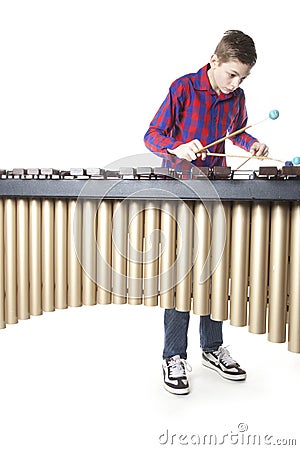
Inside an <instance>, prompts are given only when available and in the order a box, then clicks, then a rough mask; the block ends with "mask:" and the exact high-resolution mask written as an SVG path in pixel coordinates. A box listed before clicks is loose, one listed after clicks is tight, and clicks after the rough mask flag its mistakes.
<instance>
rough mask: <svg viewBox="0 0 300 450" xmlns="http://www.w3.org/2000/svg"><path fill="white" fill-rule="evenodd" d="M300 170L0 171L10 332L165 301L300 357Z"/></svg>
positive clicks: (2, 296)
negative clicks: (77, 311)
mask: <svg viewBox="0 0 300 450" xmlns="http://www.w3.org/2000/svg"><path fill="white" fill-rule="evenodd" d="M299 273H300V168H299V167H295V166H294V167H282V169H278V168H277V167H261V168H260V169H259V170H256V171H250V172H249V171H232V170H231V169H230V168H228V167H215V168H214V169H208V168H202V169H201V170H199V169H197V168H196V167H194V168H193V169H191V170H188V171H181V172H180V171H178V172H176V171H174V170H171V169H167V168H158V167H157V168H151V167H137V168H128V167H127V168H120V169H119V170H116V171H112V170H104V169H98V168H96V169H71V170H64V171H62V170H61V171H58V170H53V169H13V170H2V171H0V328H5V326H6V324H14V323H17V322H18V320H22V319H28V318H29V317H30V316H31V315H40V314H42V313H43V312H44V311H53V310H55V309H59V308H67V307H68V306H70V307H71V306H81V305H94V304H97V303H99V304H110V303H116V304H123V303H129V304H134V305H137V304H144V305H146V306H156V305H160V306H161V307H162V308H174V307H175V308H176V309H178V310H180V311H190V310H191V311H193V312H194V313H195V314H198V315H207V314H211V316H212V318H213V319H215V320H227V319H229V320H230V323H231V324H232V325H234V326H245V325H248V326H249V331H250V332H252V333H266V332H268V339H269V340H270V341H272V342H285V340H286V334H287V333H286V329H287V328H288V349H289V350H290V351H292V352H297V353H300V277H299Z"/></svg>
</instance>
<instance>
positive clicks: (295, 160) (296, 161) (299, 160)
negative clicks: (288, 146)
mask: <svg viewBox="0 0 300 450" xmlns="http://www.w3.org/2000/svg"><path fill="white" fill-rule="evenodd" d="M292 162H293V165H294V166H299V164H300V156H295V157H294V158H293V159H292Z"/></svg>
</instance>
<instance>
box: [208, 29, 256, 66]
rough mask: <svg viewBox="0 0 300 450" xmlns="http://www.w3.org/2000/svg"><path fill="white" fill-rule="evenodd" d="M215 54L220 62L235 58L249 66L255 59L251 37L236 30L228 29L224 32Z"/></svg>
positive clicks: (253, 63)
mask: <svg viewBox="0 0 300 450" xmlns="http://www.w3.org/2000/svg"><path fill="white" fill-rule="evenodd" d="M215 54H216V55H217V57H218V59H219V62H220V63H225V62H228V61H229V60H231V59H235V60H238V61H240V62H241V63H242V64H246V65H247V66H250V68H251V67H253V66H254V65H255V63H256V59H257V54H256V50H255V44H254V42H253V39H252V38H251V37H250V36H248V35H247V34H245V33H243V32H242V31H238V30H229V31H226V32H225V33H224V36H223V37H222V39H221V41H220V42H219V44H218V45H217V47H216V50H215Z"/></svg>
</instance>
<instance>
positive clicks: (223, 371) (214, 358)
mask: <svg viewBox="0 0 300 450" xmlns="http://www.w3.org/2000/svg"><path fill="white" fill-rule="evenodd" d="M202 364H203V365H204V366H206V367H209V368H210V369H213V370H216V371H217V372H218V373H219V374H220V375H221V376H222V377H224V378H227V379H228V380H238V381H240V380H245V379H246V376H247V374H246V372H245V371H244V370H243V369H241V368H240V365H239V364H238V363H237V362H236V361H235V360H234V359H233V358H231V356H230V353H229V351H228V350H227V348H226V347H225V348H224V347H219V348H218V350H216V351H214V352H202Z"/></svg>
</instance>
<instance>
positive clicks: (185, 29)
mask: <svg viewBox="0 0 300 450" xmlns="http://www.w3.org/2000/svg"><path fill="white" fill-rule="evenodd" d="M298 16H299V15H298V7H297V2H296V1H292V0H286V1H285V2H282V1H281V0H280V1H277V0H275V1H269V0H265V1H256V0H255V1H252V2H249V3H245V2H241V1H236V0H231V1H229V2H226V1H223V0H215V1H214V2H204V1H200V0H198V1H196V0H185V1H183V0H181V1H179V0H153V1H151V2H150V1H137V0H129V1H122V0H114V1H113V0H111V1H109V2H108V1H105V2H104V1H92V0H85V1H82V0H73V1H70V0H59V1H58V0H52V1H45V0H44V1H41V0H40V1H38V0H36V1H33V0H27V1H20V0H9V1H8V0H3V1H2V2H1V9H0V42H1V48H0V52H1V53H0V62H1V70H0V80H1V83H0V89H1V97H0V119H1V125H0V151H1V159H0V167H1V168H6V169H8V168H13V167H54V168H69V167H104V166H107V165H110V164H112V163H113V162H114V161H116V160H119V159H123V158H126V157H130V156H132V155H136V154H139V155H142V154H144V153H145V152H146V151H145V148H144V145H143V135H144V133H145V132H146V130H147V127H148V124H149V122H150V120H151V119H152V117H153V115H154V113H155V112H156V110H157V108H158V106H159V105H160V104H161V102H162V101H163V99H164V97H165V96H166V94H167V91H168V88H169V85H170V83H171V82H172V81H173V80H174V79H176V78H177V77H179V76H181V75H183V74H185V73H188V72H194V71H197V70H198V69H199V68H200V67H201V66H203V65H204V64H206V63H207V62H208V59H209V57H210V56H211V54H212V53H213V51H214V48H215V46H216V44H217V43H218V41H219V39H220V38H221V36H222V34H223V32H224V31H226V30H227V29H241V30H243V31H244V32H246V33H248V34H250V35H251V36H252V37H253V39H254V40H255V42H256V47H257V51H258V62H257V65H256V67H255V68H253V70H252V74H251V76H250V77H249V79H247V80H246V81H245V83H244V86H243V87H244V89H245V92H246V97H247V107H248V115H249V124H254V123H256V122H258V121H259V120H261V119H264V118H265V117H267V116H268V113H269V111H270V110H271V109H274V108H276V109H278V110H279V111H280V118H279V119H278V120H277V121H271V120H268V121H266V122H264V123H263V124H261V125H258V126H257V127H255V128H253V130H251V133H252V134H253V135H255V136H257V137H258V138H259V139H260V140H261V141H263V142H266V143H267V144H268V145H269V146H270V154H271V155H272V156H274V157H275V158H278V159H282V160H288V159H292V158H293V157H294V156H296V155H299V154H300V150H299V148H298V146H299V145H298V139H297V130H298V128H299V125H298V123H299V120H298V117H297V113H296V105H297V103H298V102H299V89H298V73H299V61H298V59H299V36H298V28H299V20H298ZM228 149H230V151H234V149H232V148H231V147H230V146H229V145H228ZM147 154H148V152H147ZM238 163H239V161H237V160H236V159H235V160H232V162H231V164H232V166H233V167H235V166H236V165H238ZM272 164H273V163H272ZM248 167H249V168H254V167H256V166H255V165H254V163H253V162H251V165H250V166H249V165H248ZM162 320H163V311H161V310H159V309H158V308H154V309H148V308H145V307H132V306H122V307H118V306H115V305H113V306H108V307H100V306H94V307H83V308H79V309H68V310H65V311H56V312H55V313H53V314H51V313H45V314H44V315H43V317H36V318H31V319H30V320H29V321H25V322H21V323H19V324H18V325H14V326H13V325H10V326H8V327H7V329H6V330H2V331H1V332H0V355H1V356H0V386H1V397H0V445H1V448H3V449H5V450H11V449H14V450H15V449H21V448H22V449H26V450H27V449H31V450H35V449H44V450H48V449H49V450H50V449H54V448H55V449H57V450H69V449H72V450H77V449H78V450H79V449H86V450H96V449H97V450H98V449H99V450H100V449H105V450H110V449H117V448H131V449H141V448H143V449H156V448H167V447H168V448H182V447H183V445H182V444H180V442H179V440H178V436H179V435H180V434H189V435H191V434H193V433H198V434H201V435H204V434H206V433H215V434H217V435H218V436H219V437H220V439H221V436H222V435H223V434H226V433H228V434H229V435H231V434H239V435H240V436H241V433H240V432H238V424H239V423H245V424H247V425H248V427H249V428H248V434H252V435H253V434H260V435H261V436H262V437H263V436H264V435H265V434H268V435H273V436H274V438H275V437H278V438H285V437H286V438H297V439H298V445H299V442H300V433H299V426H298V414H297V413H296V412H294V411H293V409H292V408H293V407H294V406H295V405H297V404H298V402H299V383H298V380H299V375H300V359H299V358H300V357H299V355H295V354H292V353H290V352H288V351H287V345H286V344H271V343H269V342H268V341H267V337H266V336H265V335H263V336H254V335H250V334H249V333H248V332H247V330H246V329H245V328H243V329H240V328H239V329H236V328H233V327H231V326H229V325H228V324H227V323H226V324H224V337H225V343H226V344H230V350H231V351H232V353H233V356H235V357H236V358H237V359H238V360H239V361H240V362H241V363H242V365H243V366H244V367H245V368H246V369H247V371H248V380H247V381H246V383H241V384H239V383H237V384H236V383H232V382H228V381H225V380H222V379H220V378H219V377H218V375H217V374H215V373H211V372H210V371H209V370H208V369H205V368H202V366H201V362H200V351H199V346H198V333H197V326H198V320H197V318H196V317H191V326H190V347H189V360H190V363H191V364H192V366H193V372H192V374H191V383H192V393H191V395H190V396H188V397H184V398H178V397H174V396H171V395H170V394H168V393H166V392H165V391H164V390H163V389H162V387H161V381H162V380H161V366H160V364H161V360H160V357H161V351H162V345H163V330H162ZM166 429H168V430H169V431H170V433H172V434H177V437H175V438H174V440H173V443H172V442H171V440H169V441H168V443H167V444H165V445H162V443H161V444H160V443H159V436H160V435H162V434H163V433H165V432H166ZM228 439H229V438H228ZM233 442H234V438H233ZM268 442H269V443H270V442H272V443H273V442H274V441H268ZM245 446H246V445H245ZM185 447H192V445H191V444H190V445H186V446H185ZM194 447H195V446H194ZM234 447H236V445H235V446H234V445H233V444H232V445H230V444H229V441H228V445H227V446H225V445H223V446H220V448H234ZM241 448H242V447H241ZM258 448H259V447H258Z"/></svg>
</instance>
